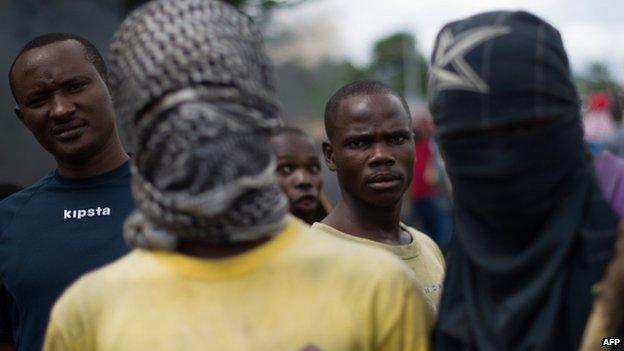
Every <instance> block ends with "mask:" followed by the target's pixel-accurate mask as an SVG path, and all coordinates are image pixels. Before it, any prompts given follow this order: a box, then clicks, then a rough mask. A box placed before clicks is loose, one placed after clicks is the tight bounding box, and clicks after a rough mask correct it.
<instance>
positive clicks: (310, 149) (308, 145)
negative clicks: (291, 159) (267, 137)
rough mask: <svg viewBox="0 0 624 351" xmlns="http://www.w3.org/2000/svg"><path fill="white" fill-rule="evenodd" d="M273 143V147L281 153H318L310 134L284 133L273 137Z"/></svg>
mask: <svg viewBox="0 0 624 351" xmlns="http://www.w3.org/2000/svg"><path fill="white" fill-rule="evenodd" d="M271 145H273V149H274V150H275V151H276V152H277V153H280V154H284V155H286V154H288V155H294V154H299V153H308V154H316V149H315V148H314V140H313V139H312V138H310V137H308V136H305V135H300V134H295V133H283V134H280V135H276V136H273V137H271Z"/></svg>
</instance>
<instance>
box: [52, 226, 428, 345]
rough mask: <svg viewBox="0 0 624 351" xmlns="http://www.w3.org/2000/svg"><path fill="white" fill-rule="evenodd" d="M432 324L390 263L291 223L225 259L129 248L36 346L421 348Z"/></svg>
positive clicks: (411, 286) (77, 289)
mask: <svg viewBox="0 0 624 351" xmlns="http://www.w3.org/2000/svg"><path fill="white" fill-rule="evenodd" d="M432 323H433V317H432V316H431V313H430V312H429V310H428V308H427V306H426V304H425V302H424V298H423V297H422V294H421V292H420V290H419V288H418V287H417V285H416V283H415V281H414V279H413V276H412V275H411V273H410V272H409V270H408V269H407V268H406V267H405V266H404V265H403V264H401V262H400V261H399V260H397V259H396V258H395V257H393V256H392V255H390V254H388V253H386V252H383V251H382V250H377V249H372V248H368V247H366V246H364V245H357V244H352V243H348V242H346V241H344V240H339V239H336V238H333V237H331V236H329V235H325V234H323V233H318V232H316V231H314V230H311V229H309V227H307V226H306V225H305V224H303V223H302V222H300V221H298V220H295V219H292V218H291V219H290V221H289V224H288V226H287V227H286V229H285V230H284V231H283V232H281V233H280V234H278V235H277V236H276V237H275V238H273V239H271V240H270V241H269V242H267V243H265V244H263V245H261V246H259V247H257V248H255V249H253V250H250V251H248V252H246V253H243V254H241V255H237V256H234V257H231V258H226V259H199V258H195V257H192V256H187V255H182V254H178V253H171V252H160V251H146V250H134V251H132V252H131V253H129V254H128V255H126V256H125V257H123V258H121V259H120V260H118V261H116V262H114V263H112V264H110V265H108V266H105V267H104V268H101V269H99V270H97V271H95V272H92V273H89V274H87V275H86V276H83V277H82V278H80V279H79V280H78V281H77V282H76V283H74V284H73V285H72V286H71V287H70V288H69V289H68V290H67V291H66V292H65V293H64V294H63V296H62V297H61V298H60V299H59V301H58V302H57V303H56V305H55V306H54V309H53V310H52V314H51V317H50V322H49V325H48V330H47V334H46V339H45V345H44V350H46V351H56V350H59V351H60V350H63V351H71V350H111V351H112V350H114V351H141V350H149V351H159V350H163V351H164V350H167V351H171V350H185V351H193V350H202V351H204V350H218V351H223V350H228V351H237V350H255V351H263V350H266V351H269V350H270V351H276V350H279V351H290V350H292V351H304V350H305V351H312V350H320V351H337V350H362V351H365V350H368V351H384V350H388V351H390V350H392V351H395V350H396V351H399V350H427V349H428V339H427V338H428V333H429V331H430V328H431V326H432Z"/></svg>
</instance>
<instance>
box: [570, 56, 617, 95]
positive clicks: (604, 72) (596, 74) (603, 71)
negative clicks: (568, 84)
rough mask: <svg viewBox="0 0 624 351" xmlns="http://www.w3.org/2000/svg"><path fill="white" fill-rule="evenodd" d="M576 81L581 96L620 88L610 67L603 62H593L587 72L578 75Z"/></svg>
mask: <svg viewBox="0 0 624 351" xmlns="http://www.w3.org/2000/svg"><path fill="white" fill-rule="evenodd" d="M575 83H576V85H577V87H578V89H579V92H580V94H581V96H589V95H591V94H593V93H595V92H598V91H617V90H619V87H618V84H617V83H616V81H615V80H614V79H613V78H612V74H611V72H610V71H609V68H608V67H607V65H606V64H604V63H603V62H592V63H591V64H590V66H589V69H588V70H587V73H586V74H584V75H581V76H578V77H576V79H575Z"/></svg>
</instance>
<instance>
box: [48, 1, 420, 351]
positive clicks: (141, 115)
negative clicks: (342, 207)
mask: <svg viewBox="0 0 624 351" xmlns="http://www.w3.org/2000/svg"><path fill="white" fill-rule="evenodd" d="M110 62H111V77H112V79H111V85H112V87H113V92H114V102H115V108H116V110H117V112H118V115H119V116H120V118H121V120H122V121H123V125H125V126H127V127H128V128H127V129H124V130H125V131H126V132H127V133H126V136H127V138H128V140H127V142H128V144H129V145H132V146H134V148H133V149H134V150H136V152H135V154H134V155H133V158H132V176H133V180H132V185H133V186H132V189H133V195H134V197H135V199H136V201H137V207H138V209H137V210H136V211H135V212H133V214H132V215H131V216H130V217H129V218H128V220H127V222H126V224H125V231H124V236H125V238H126V240H127V241H128V242H129V243H130V244H131V245H132V246H133V247H134V248H135V249H134V250H133V251H131V253H130V254H128V255H126V256H125V257H123V258H121V259H120V260H118V261H116V262H114V263H112V264H110V265H108V266H107V267H105V268H102V269H100V270H97V271H95V272H92V273H90V274H87V275H85V276H83V277H82V278H80V279H79V280H78V281H77V282H76V283H74V284H73V285H72V286H71V287H70V288H69V289H68V290H67V291H66V292H65V293H64V294H63V296H62V297H61V298H60V299H59V300H58V302H57V303H56V305H55V307H54V310H53V312H52V314H51V317H50V322H49V326H48V330H47V334H46V341H45V346H44V350H45V351H56V350H58V351H60V350H91V351H102V350H110V351H113V350H114V351H136V350H150V351H159V350H167V351H169V350H186V351H194V350H228V351H236V350H257V351H263V350H266V351H269V350H271V351H274V350H294V351H299V350H301V351H304V350H305V351H312V350H319V351H320V350H357V351H360V350H361V351H403V350H404V351H408V350H415V351H419V350H423V351H424V350H427V349H428V336H429V334H428V332H429V330H430V329H429V328H430V325H431V323H432V316H431V315H430V313H429V311H428V310H427V308H426V304H425V302H424V299H423V297H422V295H421V293H420V291H419V289H418V287H417V285H416V283H415V282H414V279H413V276H412V275H411V273H410V272H409V270H408V269H407V268H406V267H404V265H403V264H402V263H401V262H400V261H399V260H398V259H396V257H394V256H392V255H390V254H388V253H387V252H384V251H382V250H375V249H372V248H367V247H362V246H359V245H356V244H353V243H348V242H346V241H343V240H339V239H336V238H333V237H331V236H328V235H325V234H323V233H319V232H316V231H314V230H312V229H310V228H309V227H308V226H307V225H306V224H305V223H303V222H301V221H300V220H298V219H295V218H294V217H292V216H290V215H289V214H288V202H287V200H286V197H285V196H284V195H283V193H282V192H281V190H280V187H279V184H278V182H277V179H276V176H275V156H274V155H273V152H272V150H271V147H270V145H269V141H268V138H269V133H270V132H271V131H272V130H274V129H275V128H276V127H277V126H278V124H279V120H278V118H277V116H278V115H279V111H278V109H277V102H276V100H275V97H274V96H275V85H274V83H273V79H272V70H271V67H270V65H269V62H268V59H267V57H266V54H265V51H264V45H263V42H262V38H261V35H260V31H259V30H258V29H257V27H256V26H255V25H254V24H253V22H252V21H251V19H250V18H249V17H247V16H245V15H244V14H243V13H241V12H240V11H239V10H237V9H236V8H235V7H233V6H232V5H229V4H227V3H225V2H223V1H216V0H212V1H211V0H160V1H153V2H150V3H147V4H145V5H143V6H142V7H139V8H138V9H137V10H136V11H135V12H133V13H132V14H130V16H129V17H128V18H126V19H125V20H124V22H123V23H122V24H121V26H120V28H119V29H118V30H117V32H116V34H115V35H114V37H113V39H112V42H111V44H110Z"/></svg>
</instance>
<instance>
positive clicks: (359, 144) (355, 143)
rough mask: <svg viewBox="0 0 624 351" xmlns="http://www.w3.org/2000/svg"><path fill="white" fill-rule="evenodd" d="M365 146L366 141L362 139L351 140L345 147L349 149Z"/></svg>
mask: <svg viewBox="0 0 624 351" xmlns="http://www.w3.org/2000/svg"><path fill="white" fill-rule="evenodd" d="M364 146H366V143H365V142H364V141H362V140H353V141H350V142H348V143H347V147H348V148H351V149H361V148H363V147H364Z"/></svg>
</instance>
